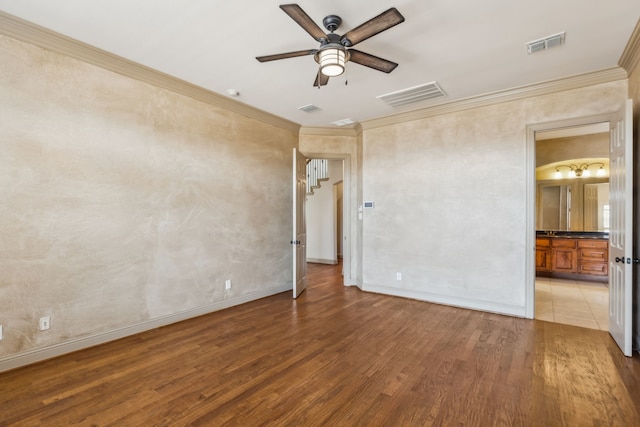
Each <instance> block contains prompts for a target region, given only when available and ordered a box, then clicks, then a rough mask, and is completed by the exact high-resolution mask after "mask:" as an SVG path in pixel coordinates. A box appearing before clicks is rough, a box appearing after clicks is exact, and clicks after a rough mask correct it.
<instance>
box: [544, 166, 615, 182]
mask: <svg viewBox="0 0 640 427" xmlns="http://www.w3.org/2000/svg"><path fill="white" fill-rule="evenodd" d="M593 165H600V168H599V169H598V172H596V176H598V177H603V176H607V172H606V171H605V170H604V163H599V162H598V163H582V164H580V165H579V166H578V165H574V164H570V165H558V166H556V172H555V173H554V174H553V177H554V178H555V179H561V178H562V177H563V176H562V172H560V168H568V169H569V171H568V172H567V178H576V177H577V178H589V177H590V176H591V172H590V171H589V167H591V166H593Z"/></svg>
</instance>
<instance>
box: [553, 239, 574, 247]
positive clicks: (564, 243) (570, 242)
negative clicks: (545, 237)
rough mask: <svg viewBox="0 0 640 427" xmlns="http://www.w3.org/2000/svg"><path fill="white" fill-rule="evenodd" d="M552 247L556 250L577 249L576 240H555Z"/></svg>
mask: <svg viewBox="0 0 640 427" xmlns="http://www.w3.org/2000/svg"><path fill="white" fill-rule="evenodd" d="M551 246H553V247H554V248H575V247H576V241H575V239H553V240H552V241H551Z"/></svg>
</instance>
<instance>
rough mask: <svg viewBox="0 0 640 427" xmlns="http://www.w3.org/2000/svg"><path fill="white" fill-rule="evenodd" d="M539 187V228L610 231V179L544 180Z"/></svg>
mask: <svg viewBox="0 0 640 427" xmlns="http://www.w3.org/2000/svg"><path fill="white" fill-rule="evenodd" d="M537 190H538V191H537V197H536V199H537V209H536V212H537V218H536V228H537V229H538V230H552V231H600V232H607V231H609V182H608V179H604V180H602V179H600V180H597V179H593V180H589V181H587V180H579V181H578V180H563V181H541V182H538V185H537Z"/></svg>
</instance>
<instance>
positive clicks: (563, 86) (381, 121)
mask: <svg viewBox="0 0 640 427" xmlns="http://www.w3.org/2000/svg"><path fill="white" fill-rule="evenodd" d="M627 77H628V76H627V72H626V71H625V70H624V69H623V68H621V67H613V68H608V69H606V70H601V71H595V72H592V73H586V74H580V75H577V76H572V77H567V78H564V79H559V80H550V81H546V82H542V83H535V84H531V85H526V86H520V87H516V88H512V89H505V90H502V91H498V92H493V93H489V94H484V95H479V96H474V97H470V98H465V99H461V100H456V101H451V102H448V103H445V104H440V105H435V106H433V107H426V108H421V109H419V110H414V111H408V112H406V113H400V114H394V115H390V116H386V117H381V118H378V119H372V120H367V121H364V122H362V123H361V125H362V128H363V130H368V129H373V128H377V127H382V126H389V125H394V124H398V123H403V122H409V121H413V120H420V119H425V118H428V117H434V116H438V115H441V114H448V113H455V112H458V111H464V110H469V109H472V108H478V107H485V106H488V105H493V104H499V103H502V102H508V101H515V100H519V99H524V98H529V97H533V96H540V95H548V94H551V93H556V92H562V91H566V90H571V89H579V88H583V87H587V86H593V85H597V84H601V83H609V82H613V81H617V80H624V79H626V78H627Z"/></svg>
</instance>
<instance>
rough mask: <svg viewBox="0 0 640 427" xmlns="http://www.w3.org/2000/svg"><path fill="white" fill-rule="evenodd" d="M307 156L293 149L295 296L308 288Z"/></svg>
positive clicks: (292, 242)
mask: <svg viewBox="0 0 640 427" xmlns="http://www.w3.org/2000/svg"><path fill="white" fill-rule="evenodd" d="M306 198H307V158H306V157H305V156H304V155H302V154H300V153H299V152H298V150H297V149H295V148H294V149H293V240H292V241H291V244H292V246H293V297H294V298H298V295H300V294H301V293H302V291H304V290H305V289H306V288H307V240H306V239H307V223H306V213H305V200H306Z"/></svg>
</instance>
